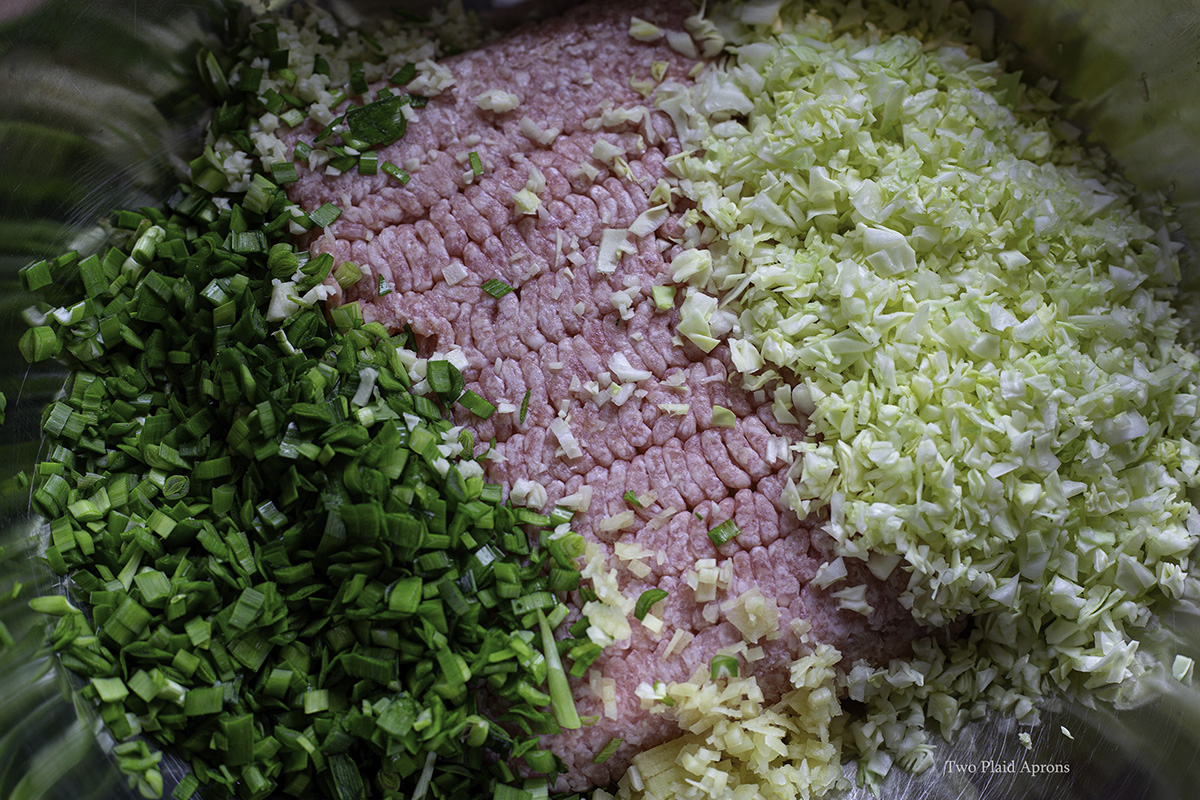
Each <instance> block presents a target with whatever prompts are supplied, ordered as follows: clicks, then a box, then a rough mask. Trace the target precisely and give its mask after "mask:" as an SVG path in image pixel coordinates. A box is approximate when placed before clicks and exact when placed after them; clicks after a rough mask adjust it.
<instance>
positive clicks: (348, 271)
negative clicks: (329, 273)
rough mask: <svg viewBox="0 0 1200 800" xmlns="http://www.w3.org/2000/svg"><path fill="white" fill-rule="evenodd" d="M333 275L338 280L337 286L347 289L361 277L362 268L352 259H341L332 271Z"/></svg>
mask: <svg viewBox="0 0 1200 800" xmlns="http://www.w3.org/2000/svg"><path fill="white" fill-rule="evenodd" d="M333 277H334V280H336V281H337V282H338V286H341V287H342V288H343V289H349V288H350V287H351V286H353V285H354V284H356V283H358V282H359V281H360V280H361V279H362V270H361V269H360V268H359V266H358V264H355V263H354V262H353V261H343V262H342V263H341V264H339V265H338V268H337V269H335V270H334V271H333Z"/></svg>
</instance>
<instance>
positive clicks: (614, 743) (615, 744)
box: [592, 736, 622, 764]
mask: <svg viewBox="0 0 1200 800" xmlns="http://www.w3.org/2000/svg"><path fill="white" fill-rule="evenodd" d="M621 744H622V740H621V739H618V738H617V737H615V736H614V737H613V738H611V739H609V740H608V743H607V744H605V745H604V747H602V748H600V752H598V753H596V755H595V757H593V758H592V763H593V764H603V763H604V762H605V761H608V760H609V759H610V758H612V756H613V753H615V752H617V749H618V748H619V747H620V746H621Z"/></svg>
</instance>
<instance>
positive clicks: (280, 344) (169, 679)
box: [21, 27, 600, 800]
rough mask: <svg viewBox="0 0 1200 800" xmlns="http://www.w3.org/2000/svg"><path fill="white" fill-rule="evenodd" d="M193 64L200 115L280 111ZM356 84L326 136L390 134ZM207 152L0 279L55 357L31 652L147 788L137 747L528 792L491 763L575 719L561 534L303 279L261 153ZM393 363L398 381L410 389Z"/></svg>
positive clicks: (284, 778)
mask: <svg viewBox="0 0 1200 800" xmlns="http://www.w3.org/2000/svg"><path fill="white" fill-rule="evenodd" d="M243 56H245V57H246V58H247V59H249V58H251V57H254V58H266V59H267V60H268V62H269V64H270V67H269V72H270V74H271V76H272V78H273V79H276V80H278V79H281V76H282V79H287V75H286V74H285V71H289V72H291V71H293V70H291V68H290V66H289V64H290V62H289V55H288V53H287V52H286V51H281V50H279V49H278V38H277V37H276V36H275V35H274V32H273V30H272V29H270V28H266V27H260V28H258V29H257V30H256V31H255V33H254V35H253V36H252V37H251V38H250V40H249V42H248V44H247V45H246V50H245V51H244V52H243ZM294 60H295V58H294V57H293V58H292V60H291V61H292V62H294ZM200 64H201V68H202V71H203V72H204V74H205V76H206V79H207V82H208V83H209V84H210V85H211V86H212V87H213V88H214V91H215V92H216V94H217V96H218V99H219V102H220V105H219V106H218V108H217V111H216V113H215V115H214V118H213V123H212V126H213V130H214V131H215V132H218V133H219V134H220V135H221V136H227V137H230V138H232V139H234V140H239V139H244V138H246V136H247V134H246V132H245V130H244V128H245V126H246V125H247V124H248V121H250V120H252V119H255V118H256V117H257V116H261V114H262V113H264V111H268V110H271V111H272V113H274V112H275V111H283V113H287V112H286V110H284V109H283V108H282V107H281V108H277V109H273V110H272V109H271V108H270V107H264V106H263V104H264V103H265V102H270V103H274V102H275V100H274V99H272V98H267V100H264V99H263V96H262V95H261V94H260V93H259V88H261V84H260V83H259V82H258V81H257V80H256V78H257V77H261V75H258V76H256V75H254V74H251V75H249V76H248V77H247V76H246V75H245V73H244V72H243V73H241V74H242V78H241V80H238V81H236V82H234V83H233V85H231V83H230V81H228V80H226V79H225V77H224V76H225V71H224V70H223V69H222V67H221V66H220V64H219V63H218V61H217V60H216V59H215V58H214V57H212V56H211V55H202V56H201V59H200ZM260 72H261V70H260ZM402 77H403V76H402ZM239 87H241V88H239ZM354 90H355V91H356V92H359V93H365V88H363V89H354ZM276 96H277V97H280V98H281V102H282V103H283V104H284V105H285V106H286V105H292V106H294V105H295V103H293V100H296V102H297V103H300V102H302V101H299V99H298V98H290V97H286V96H280V95H276ZM360 99H361V100H362V102H361V104H360V105H357V106H355V107H354V108H355V109H357V110H352V111H349V112H347V113H346V115H345V120H346V122H347V124H348V126H349V128H348V131H347V132H346V134H345V138H343V143H347V142H350V143H352V144H354V145H355V146H356V149H358V148H363V151H362V152H366V150H365V148H366V146H368V145H370V146H379V145H382V144H386V143H389V142H390V141H394V140H395V139H396V138H398V137H399V136H401V135H403V133H404V125H403V124H402V123H401V120H403V116H402V115H401V114H400V113H399V112H398V110H397V109H398V107H399V104H402V103H404V102H413V99H412V98H410V97H409V96H408V95H404V96H388V95H384V96H382V97H379V96H377V98H376V99H375V100H374V101H372V102H369V103H368V102H367V101H366V99H365V98H360ZM364 126H365V127H364ZM367 128H371V130H370V131H368V130H367ZM372 131H373V132H372ZM367 134H369V135H367ZM247 149H248V148H247ZM373 155H374V154H373V153H371V154H370V156H373ZM355 159H356V160H357V164H358V166H359V169H360V170H362V169H363V165H364V163H365V164H371V165H374V164H376V163H377V161H376V159H374V158H371V157H369V156H368V155H362V154H361V152H360V154H359V155H356V156H355ZM224 166H225V165H224V162H223V160H222V159H221V157H220V155H219V154H218V153H217V152H215V151H214V150H213V149H212V148H211V147H210V148H209V149H208V151H207V152H206V153H205V155H203V156H201V157H200V158H198V159H197V160H196V161H195V162H193V164H192V180H191V181H189V182H187V183H185V184H184V185H181V186H180V187H179V189H178V190H177V191H176V192H175V194H174V195H173V196H172V197H171V199H170V200H169V202H168V203H167V204H166V207H165V208H163V209H155V208H144V209H141V210H138V211H120V212H118V213H116V214H115V215H114V216H113V217H112V219H111V228H110V236H109V246H108V248H107V249H106V250H103V251H102V252H98V253H95V254H92V255H87V256H82V255H80V254H78V253H68V254H65V255H62V256H60V257H58V258H55V259H51V260H48V261H43V262H39V263H36V264H33V265H31V266H29V267H27V268H26V269H25V270H24V271H23V273H22V277H23V281H24V283H25V285H26V287H27V288H28V289H29V290H30V291H32V292H35V293H37V294H38V295H39V296H40V297H41V298H43V300H44V302H43V303H42V305H41V306H40V307H39V312H38V313H39V314H40V315H42V316H43V319H41V320H40V322H41V324H38V325H37V326H35V327H32V328H31V329H30V330H29V331H28V332H27V333H26V334H25V336H24V337H23V338H22V340H21V349H22V352H23V354H24V355H25V357H26V358H27V359H29V360H30V361H39V360H44V359H50V358H60V359H62V360H63V361H64V362H65V363H67V364H68V365H69V366H70V368H71V370H72V371H71V375H70V378H69V380H68V381H67V384H66V387H65V389H64V392H63V394H62V396H61V398H60V399H59V400H58V401H57V402H55V403H53V404H52V405H50V406H49V407H48V408H47V409H46V412H45V416H44V421H43V430H44V432H45V436H46V447H47V456H46V458H45V460H44V461H43V462H42V463H40V464H39V465H38V467H37V470H36V476H35V479H34V483H33V503H34V507H35V509H36V510H37V511H38V512H40V513H41V514H42V515H44V516H45V517H46V519H47V520H49V529H50V539H49V543H48V546H47V548H46V551H45V558H46V561H47V562H48V563H49V565H50V567H51V568H52V569H53V570H54V572H55V573H57V574H58V575H61V576H66V587H67V594H66V595H51V596H45V597H39V598H36V599H34V600H33V601H32V602H31V605H32V606H33V607H34V608H35V609H37V610H39V611H42V612H45V613H47V614H50V615H54V616H56V617H57V618H58V619H57V624H56V625H55V626H54V628H53V631H52V633H51V636H50V639H51V644H52V647H53V649H54V650H55V651H56V652H57V653H58V654H59V655H60V657H61V660H62V663H63V665H64V666H66V667H67V668H68V669H70V670H72V671H74V672H75V673H77V674H79V675H81V676H83V677H84V678H85V680H86V683H85V684H84V686H83V689H82V694H83V695H84V696H85V697H86V698H88V699H89V700H91V701H93V702H94V703H95V705H96V707H97V708H98V710H99V716H100V717H101V718H102V719H103V721H104V722H105V724H106V726H107V729H108V731H109V732H110V733H111V734H112V735H113V737H115V739H116V740H118V742H119V743H118V744H116V745H115V747H114V754H115V755H116V757H117V760H118V762H119V763H120V765H121V767H122V768H123V769H124V770H125V771H126V772H127V773H128V774H129V775H130V779H131V782H132V783H133V784H134V785H135V786H136V787H137V788H138V789H139V790H140V791H141V792H142V793H143V794H144V795H146V796H148V797H153V796H158V795H160V794H161V793H162V792H163V789H164V786H163V783H164V781H163V777H162V774H161V771H160V768H159V763H160V759H161V757H162V756H161V753H160V752H158V751H157V750H156V749H153V748H151V747H150V745H149V744H148V743H147V739H148V740H151V741H153V742H154V744H155V745H156V746H160V747H163V748H169V749H171V750H173V751H174V752H176V753H178V754H180V755H182V756H183V757H184V758H185V759H186V760H188V761H189V762H190V764H191V766H192V772H191V773H190V774H188V775H187V776H186V777H185V778H184V779H183V780H182V781H181V782H180V783H179V785H178V786H177V787H176V789H175V791H174V796H175V797H176V798H181V800H182V798H187V797H190V796H191V795H192V794H193V793H194V792H195V791H196V789H197V788H198V787H199V786H204V787H205V788H204V794H205V797H209V798H218V797H228V796H234V795H236V796H238V797H243V798H265V797H268V796H274V795H277V794H282V795H287V796H296V797H324V798H338V800H354V799H355V798H362V797H366V796H373V797H379V796H383V797H387V798H422V797H436V798H478V797H492V796H494V797H498V798H513V799H514V800H517V799H519V798H525V797H533V796H535V793H541V794H544V793H545V785H546V781H545V780H539V781H535V782H534V783H533V784H532V785H530V787H528V788H518V787H519V786H520V785H521V783H520V782H519V781H517V780H516V779H515V777H514V775H513V773H512V771H511V769H512V767H513V766H514V765H515V764H516V763H517V762H518V761H519V760H523V761H524V763H525V764H526V765H528V766H529V767H531V768H532V769H533V770H534V771H536V772H541V773H546V774H548V775H551V776H552V775H553V774H555V773H556V771H557V770H558V769H559V768H560V766H561V763H560V762H559V761H558V759H557V758H556V757H555V756H554V755H552V754H551V753H550V752H547V751H545V750H540V749H538V748H537V736H538V735H540V734H545V733H553V732H557V731H558V730H559V729H560V727H578V726H579V725H580V724H581V720H580V719H579V717H578V715H577V714H576V712H575V707H574V704H573V701H572V699H571V695H570V692H569V690H568V688H567V678H566V672H567V670H568V669H569V670H570V671H571V672H572V673H573V674H576V675H579V674H582V672H583V670H585V669H586V668H587V666H588V665H589V664H590V663H591V661H592V660H593V659H594V658H595V657H596V656H597V655H598V654H599V651H600V648H599V647H598V646H596V645H594V644H592V643H591V642H590V641H588V640H587V639H586V636H584V638H583V639H580V640H576V639H573V638H570V637H568V638H565V639H564V640H562V641H558V642H556V641H555V639H554V637H553V634H552V630H553V628H555V627H556V626H558V625H559V624H560V623H562V621H563V619H564V618H565V616H566V613H567V610H566V607H565V606H564V605H562V604H561V603H560V602H559V600H558V597H557V593H558V592H561V591H566V590H571V589H576V588H579V585H580V573H579V570H578V567H577V564H576V560H577V558H578V556H579V555H581V554H582V552H583V539H582V537H581V536H579V535H578V534H576V533H574V532H571V531H569V530H568V523H569V520H570V516H569V514H566V513H557V512H556V514H555V515H552V516H542V515H539V514H535V513H532V512H530V511H528V510H527V509H523V508H515V509H514V508H511V507H509V506H508V505H506V504H504V503H503V502H502V489H501V487H500V486H498V485H494V484H487V483H485V482H484V479H483V470H482V468H481V466H480V464H479V463H478V461H477V460H476V455H475V454H476V452H477V451H486V450H487V448H486V447H478V446H477V444H476V443H475V442H474V441H473V440H472V437H471V435H470V434H469V432H467V431H466V430H463V429H461V428H459V427H454V426H452V423H451V422H450V421H449V420H448V418H447V414H448V411H449V409H450V407H451V406H452V405H453V404H455V403H458V404H460V405H462V406H463V407H464V408H466V409H467V410H469V411H471V412H473V413H474V414H476V415H478V416H480V417H484V418H486V417H487V416H489V415H490V414H491V413H492V412H493V411H494V408H493V406H492V405H491V403H489V402H488V401H487V400H485V399H484V398H481V397H479V396H478V395H475V394H473V393H472V392H469V391H464V390H463V379H462V375H461V374H460V373H459V371H458V370H457V369H456V368H455V367H454V365H453V364H452V363H451V361H449V360H445V359H435V360H429V361H427V362H426V361H423V360H420V359H417V357H416V356H415V354H413V353H412V352H411V351H410V350H409V349H408V348H409V347H410V345H411V344H412V342H411V341H410V339H409V338H408V337H407V336H406V335H403V334H400V335H392V334H391V332H389V331H388V330H386V329H385V328H384V327H383V326H381V325H379V324H378V323H367V324H364V323H363V322H362V318H361V312H360V309H359V307H358V306H357V305H356V304H350V305H345V306H341V307H339V308H334V309H327V308H325V307H324V304H323V302H320V297H319V296H317V299H316V300H312V299H311V298H312V297H313V295H311V294H309V293H310V292H311V291H312V290H313V289H314V288H316V287H318V286H319V285H320V284H321V282H322V281H324V280H325V279H326V278H327V276H329V275H330V274H331V272H332V273H333V274H334V275H335V276H336V277H337V278H338V279H339V280H341V281H345V282H346V283H347V284H348V283H349V282H352V281H354V280H357V279H358V269H357V268H356V267H355V266H354V265H353V264H349V263H345V264H340V265H336V264H335V263H334V262H333V260H332V258H331V257H330V256H328V255H321V256H310V254H309V253H307V252H303V251H298V250H296V249H295V248H294V247H293V245H292V244H291V234H290V233H289V231H290V230H291V228H292V225H293V224H299V225H300V226H301V227H305V228H307V227H310V226H311V225H313V224H326V225H327V224H329V221H331V219H332V218H334V217H336V215H337V214H338V213H339V212H338V210H337V209H336V208H334V207H333V206H326V207H323V208H322V209H320V210H318V211H315V212H314V213H313V215H312V216H311V217H310V216H307V215H299V212H298V210H297V209H296V208H295V206H294V205H292V204H290V203H289V201H288V200H287V198H286V197H285V195H284V193H283V191H282V190H281V188H280V186H279V185H278V182H279V181H282V180H288V179H293V178H294V170H293V169H292V165H291V163H290V162H286V161H285V162H282V163H280V164H277V165H273V166H272V168H271V169H270V172H271V173H272V174H271V177H267V175H266V174H255V175H254V176H253V177H252V178H251V179H250V180H249V182H248V189H247V190H246V191H244V192H241V191H239V192H232V191H230V190H229V181H228V178H227V175H226V172H227V170H225V169H224ZM368 168H369V167H368ZM264 172H265V170H264ZM319 217H320V218H319ZM306 295H308V296H309V298H310V299H306V297H305V296H306ZM281 306H282V307H284V308H286V309H287V312H288V313H286V314H281V313H279V309H280V307H281ZM421 369H423V370H424V377H425V383H426V384H427V385H428V386H429V387H430V391H429V394H427V395H420V394H416V393H414V392H413V391H412V386H413V379H412V378H411V377H410V371H412V372H414V373H416V372H419V371H420V370H421ZM586 625H587V620H586V618H584V619H582V620H581V621H580V623H578V624H577V626H572V633H573V635H583V631H584V629H585V628H586ZM560 653H561V655H560ZM564 661H565V663H564ZM484 695H486V696H488V697H490V698H491V699H490V700H489V701H488V702H489V706H488V707H484V705H482V704H481V702H480V698H481V696H484ZM143 734H144V735H145V736H144V738H143V737H141V736H140V735H143Z"/></svg>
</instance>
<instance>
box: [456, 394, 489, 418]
mask: <svg viewBox="0 0 1200 800" xmlns="http://www.w3.org/2000/svg"><path fill="white" fill-rule="evenodd" d="M458 403H459V405H461V406H462V407H463V408H465V409H467V410H468V411H470V412H471V413H472V414H474V415H475V416H477V417H479V418H480V419H488V418H490V417H491V416H492V414H494V413H496V407H495V406H494V405H492V404H491V403H489V402H488V401H487V400H484V399H483V398H482V397H480V396H479V395H477V394H475V392H472V391H471V390H470V389H468V390H466V391H465V392H463V393H462V395H461V396H460V397H459V398H458Z"/></svg>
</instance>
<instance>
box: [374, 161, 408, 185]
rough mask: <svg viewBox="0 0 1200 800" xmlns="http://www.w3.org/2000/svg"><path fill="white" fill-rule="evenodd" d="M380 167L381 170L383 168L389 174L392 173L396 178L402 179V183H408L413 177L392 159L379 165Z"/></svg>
mask: <svg viewBox="0 0 1200 800" xmlns="http://www.w3.org/2000/svg"><path fill="white" fill-rule="evenodd" d="M379 168H380V169H381V170H383V171H384V172H386V173H387V174H388V175H391V176H392V177H393V178H395V179H396V180H398V181H400V183H401V185H403V184H406V183H408V182H409V180H411V179H412V177H411V176H410V175H409V174H408V173H407V172H405V171H404V170H402V169H400V168H399V167H397V166H396V165H395V164H393V163H392V162H390V161H385V162H383V163H382V164H380V165H379Z"/></svg>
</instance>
